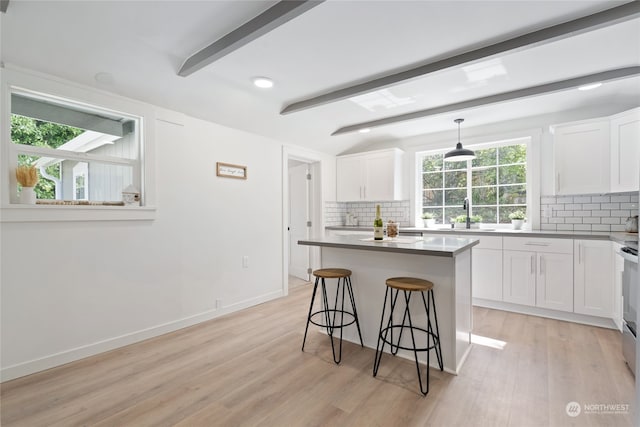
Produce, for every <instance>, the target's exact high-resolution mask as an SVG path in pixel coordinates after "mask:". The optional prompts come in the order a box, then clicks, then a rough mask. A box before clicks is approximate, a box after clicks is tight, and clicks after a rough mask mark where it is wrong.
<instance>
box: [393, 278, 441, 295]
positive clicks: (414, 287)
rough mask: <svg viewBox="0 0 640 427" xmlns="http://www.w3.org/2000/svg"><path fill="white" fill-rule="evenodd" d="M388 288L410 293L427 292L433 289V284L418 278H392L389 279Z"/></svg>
mask: <svg viewBox="0 0 640 427" xmlns="http://www.w3.org/2000/svg"><path fill="white" fill-rule="evenodd" d="M386 283H387V286H389V287H391V288H394V289H399V290H401V291H409V292H426V291H430V290H432V289H433V283H432V282H430V281H428V280H424V279H418V278H416V277H392V278H390V279H387V281H386Z"/></svg>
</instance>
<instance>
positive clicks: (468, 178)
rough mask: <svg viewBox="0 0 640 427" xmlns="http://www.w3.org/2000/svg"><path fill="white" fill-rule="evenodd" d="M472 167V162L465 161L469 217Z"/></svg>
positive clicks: (470, 214)
mask: <svg viewBox="0 0 640 427" xmlns="http://www.w3.org/2000/svg"><path fill="white" fill-rule="evenodd" d="M472 167H473V161H472V160H467V198H468V199H469V203H470V204H469V206H470V208H469V216H473V203H471V201H472V195H473V191H472V186H473V182H471V177H472V175H473V172H472V170H471V169H472Z"/></svg>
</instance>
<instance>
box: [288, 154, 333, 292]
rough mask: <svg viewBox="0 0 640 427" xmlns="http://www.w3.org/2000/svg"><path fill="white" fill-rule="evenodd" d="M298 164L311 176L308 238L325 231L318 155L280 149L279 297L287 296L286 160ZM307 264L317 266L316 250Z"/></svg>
mask: <svg viewBox="0 0 640 427" xmlns="http://www.w3.org/2000/svg"><path fill="white" fill-rule="evenodd" d="M290 159H291V160H298V161H301V162H304V163H308V164H309V173H310V174H311V176H312V179H311V185H310V187H309V200H310V204H311V206H310V208H309V216H310V219H311V227H310V229H309V235H310V236H312V237H313V236H318V235H320V234H321V231H322V230H323V229H324V219H323V215H322V212H323V205H322V176H321V170H322V161H323V160H322V158H321V156H320V155H319V154H315V153H313V152H309V151H306V150H301V149H296V148H295V147H290V146H283V147H282V295H283V296H287V295H289V231H288V230H287V228H288V226H289V160H290ZM309 252H310V256H309V258H310V259H309V261H310V263H311V265H310V267H311V269H314V268H316V267H317V266H319V265H320V252H319V251H318V250H317V248H315V247H310V249H309Z"/></svg>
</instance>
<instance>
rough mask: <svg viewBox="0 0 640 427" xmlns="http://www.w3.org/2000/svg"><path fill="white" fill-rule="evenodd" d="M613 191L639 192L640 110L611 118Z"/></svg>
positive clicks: (636, 109)
mask: <svg viewBox="0 0 640 427" xmlns="http://www.w3.org/2000/svg"><path fill="white" fill-rule="evenodd" d="M610 126H611V191H612V192H620V191H638V187H639V185H640V176H639V174H638V170H639V166H640V108H635V109H633V110H629V111H625V112H624V113H621V114H618V115H615V116H613V117H611V125H610Z"/></svg>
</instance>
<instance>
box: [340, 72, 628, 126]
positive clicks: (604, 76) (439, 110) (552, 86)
mask: <svg viewBox="0 0 640 427" xmlns="http://www.w3.org/2000/svg"><path fill="white" fill-rule="evenodd" d="M638 75H640V66H634V67H626V68H617V69H615V70H609V71H604V72H601V73H595V74H588V75H585V76H580V77H575V78H571V79H567V80H560V81H557V82H553V83H545V84H542V85H538V86H530V87H527V88H524V89H518V90H514V91H510V92H503V93H499V94H496V95H490V96H484V97H481V98H475V99H469V100H466V101H462V102H456V103H453V104H447V105H442V106H439V107H434V108H427V109H425V110H420V111H413V112H411V113H406V114H399V115H397V116H391V117H385V118H382V119H377V120H371V121H368V122H362V123H356V124H353V125H349V126H344V127H341V128H340V129H338V130H336V131H335V132H333V133H332V134H331V135H332V136H335V135H342V134H345V133H350V132H356V131H358V130H360V129H364V128H376V127H381V126H387V125H391V124H395V123H399V122H405V121H408V120H416V119H423V118H425V117H429V116H435V115H437V114H444V113H450V112H452V111H460V110H466V109H468V108H475V107H481V106H484V105H490V104H497V103H500V102H506V101H513V100H516V99H523V98H530V97H533V96H538V95H544V94H549V93H553V92H559V91H561V90H566V89H572V88H576V87H579V86H582V85H585V84H589V83H595V82H604V81H611V80H618V79H624V78H627V77H632V76H638Z"/></svg>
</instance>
